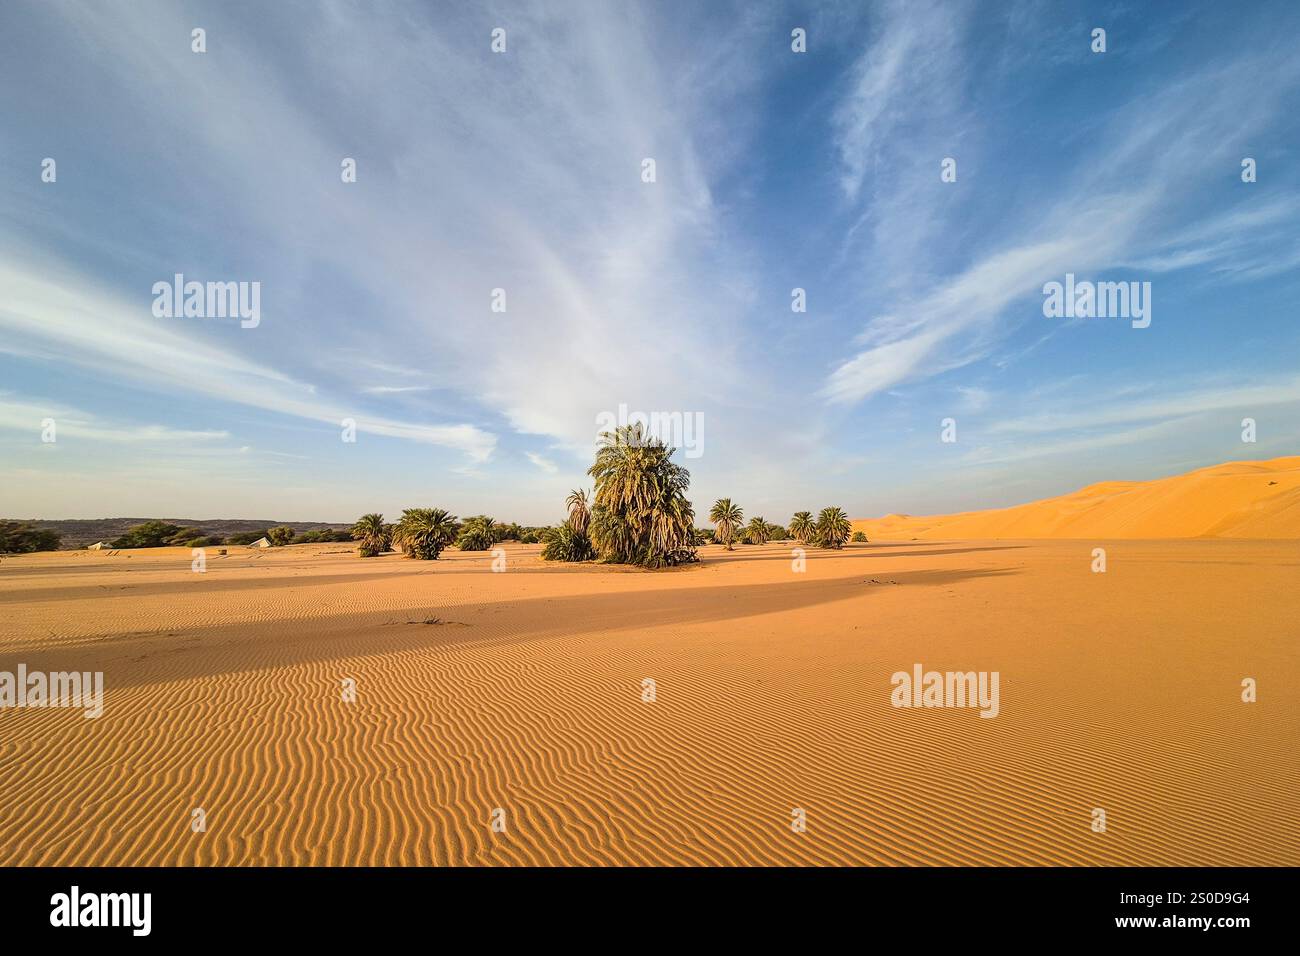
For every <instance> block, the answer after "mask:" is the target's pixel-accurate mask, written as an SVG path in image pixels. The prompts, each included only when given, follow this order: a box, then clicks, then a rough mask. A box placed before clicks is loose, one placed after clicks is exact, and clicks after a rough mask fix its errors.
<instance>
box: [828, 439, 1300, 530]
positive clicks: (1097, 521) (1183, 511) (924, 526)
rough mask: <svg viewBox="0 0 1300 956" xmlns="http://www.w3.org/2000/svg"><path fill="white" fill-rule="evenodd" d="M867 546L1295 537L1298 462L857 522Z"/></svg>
mask: <svg viewBox="0 0 1300 956" xmlns="http://www.w3.org/2000/svg"><path fill="white" fill-rule="evenodd" d="M853 530H855V531H863V532H865V533H866V535H867V537H868V538H869V539H871V540H880V541H897V540H912V539H937V538H1196V537H1218V538H1300V457H1290V458H1274V459H1272V460H1271V461H1239V462H1229V463H1227V464H1224V465H1214V466H1212V467H1210V468H1202V469H1200V470H1198V471H1193V472H1189V473H1188V474H1185V475H1175V476H1173V477H1171V478H1160V479H1157V480H1155V481H1141V482H1138V481H1107V482H1101V483H1098V484H1095V485H1089V486H1088V487H1086V488H1081V489H1080V490H1078V491H1076V492H1073V493H1071V494H1068V495H1062V496H1061V497H1059V498H1048V499H1045V500H1043V501H1034V502H1030V503H1029V504H1024V505H1017V506H1016V507H1013V508H1001V509H997V510H991V511H968V512H963V513H960V514H951V515H932V516H928V517H923V516H916V515H888V516H886V517H884V518H872V519H859V520H855V521H854V522H853Z"/></svg>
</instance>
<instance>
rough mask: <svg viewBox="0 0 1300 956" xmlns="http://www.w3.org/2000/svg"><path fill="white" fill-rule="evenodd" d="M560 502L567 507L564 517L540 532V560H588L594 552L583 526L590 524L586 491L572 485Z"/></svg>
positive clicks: (589, 510)
mask: <svg viewBox="0 0 1300 956" xmlns="http://www.w3.org/2000/svg"><path fill="white" fill-rule="evenodd" d="M564 504H565V505H566V507H568V509H569V517H568V520H566V521H565V522H564V524H562V525H559V526H558V527H555V528H547V529H546V530H545V531H543V532H542V545H543V547H542V560H544V561H590V560H591V559H592V558H594V557H595V556H596V549H595V548H594V547H592V544H591V538H590V536H589V535H588V534H587V530H588V528H589V527H590V525H591V506H590V502H589V501H588V499H587V492H585V491H583V490H581V489H574V490H573V491H571V492H569V497H568V498H566V499H565V501H564Z"/></svg>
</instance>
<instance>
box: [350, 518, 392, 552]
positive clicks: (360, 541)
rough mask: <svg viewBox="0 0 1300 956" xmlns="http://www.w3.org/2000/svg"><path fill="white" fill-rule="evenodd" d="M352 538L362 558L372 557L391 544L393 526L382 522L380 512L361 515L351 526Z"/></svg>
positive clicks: (389, 547) (389, 548)
mask: <svg viewBox="0 0 1300 956" xmlns="http://www.w3.org/2000/svg"><path fill="white" fill-rule="evenodd" d="M352 540H354V541H356V542H357V550H358V551H359V552H360V553H361V557H363V558H374V557H378V556H379V555H381V554H383V553H384V552H385V551H389V550H391V549H392V546H393V526H392V525H389V524H384V516H383V515H381V514H368V515H362V516H361V517H360V518H358V519H357V523H356V524H354V525H353V526H352Z"/></svg>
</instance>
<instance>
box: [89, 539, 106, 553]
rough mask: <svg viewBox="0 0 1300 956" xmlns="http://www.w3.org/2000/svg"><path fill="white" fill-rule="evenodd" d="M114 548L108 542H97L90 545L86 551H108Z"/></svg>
mask: <svg viewBox="0 0 1300 956" xmlns="http://www.w3.org/2000/svg"><path fill="white" fill-rule="evenodd" d="M112 547H113V546H112V545H111V544H108V543H107V542H104V541H96V542H95V543H94V544H92V545H88V546H87V548H86V550H87V551H108V550H109V549H111V548H112Z"/></svg>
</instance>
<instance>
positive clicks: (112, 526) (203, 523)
mask: <svg viewBox="0 0 1300 956" xmlns="http://www.w3.org/2000/svg"><path fill="white" fill-rule="evenodd" d="M13 520H16V521H30V522H31V523H32V524H34V525H35V526H36V527H38V528H51V529H53V530H54V531H57V532H58V533H59V534H61V535H63V541H62V544H61V545H60V547H61V549H62V550H64V551H70V550H75V549H77V548H81V547H84V546H85V545H88V544H94V543H95V542H96V541H112V540H113V539H114V538H120V537H121V536H122V535H124V534H126V532H127V531H128V530H130V529H131V528H132V527H133V526H134V525H138V524H144V523H145V522H146V521H165V522H167V523H168V524H174V525H179V526H180V527H182V528H202V529H203V530H204V531H206V532H207V533H208V534H213V535H220V536H221V537H223V538H228V537H230V535H232V534H239V533H240V532H241V531H265V530H266V529H267V528H274V527H275V526H277V525H288V526H289V527H290V528H293V529H294V530H295V531H297V532H298V533H299V534H302V533H303V532H304V531H324V530H329V531H341V530H344V529H347V528H350V527H352V525H350V524H331V523H330V522H326V521H260V520H252V519H245V518H87V519H79V518H71V519H68V520H64V521H43V520H41V519H39V518H16V519H13Z"/></svg>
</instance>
